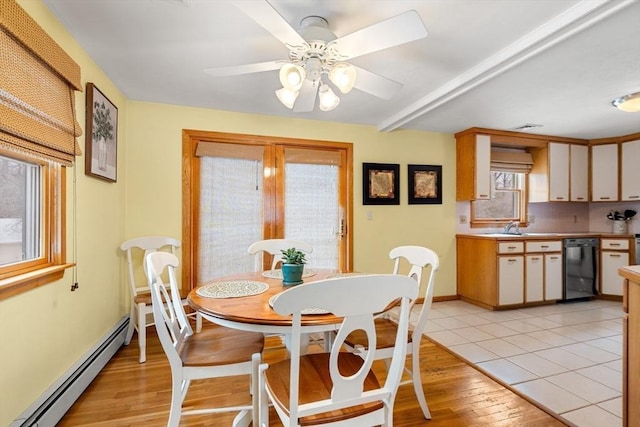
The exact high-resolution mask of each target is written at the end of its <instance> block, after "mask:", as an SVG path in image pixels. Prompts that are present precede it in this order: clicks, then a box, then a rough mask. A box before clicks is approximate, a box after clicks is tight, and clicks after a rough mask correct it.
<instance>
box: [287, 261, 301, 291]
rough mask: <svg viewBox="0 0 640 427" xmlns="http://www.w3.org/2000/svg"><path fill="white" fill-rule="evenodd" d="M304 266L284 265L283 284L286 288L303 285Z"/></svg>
mask: <svg viewBox="0 0 640 427" xmlns="http://www.w3.org/2000/svg"><path fill="white" fill-rule="evenodd" d="M303 271H304V264H282V284H283V285H284V286H292V285H299V284H300V283H302V272H303Z"/></svg>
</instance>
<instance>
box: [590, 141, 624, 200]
mask: <svg viewBox="0 0 640 427" xmlns="http://www.w3.org/2000/svg"><path fill="white" fill-rule="evenodd" d="M618 170H619V169H618V144H602V145H593V146H591V201H593V202H615V201H617V200H618Z"/></svg>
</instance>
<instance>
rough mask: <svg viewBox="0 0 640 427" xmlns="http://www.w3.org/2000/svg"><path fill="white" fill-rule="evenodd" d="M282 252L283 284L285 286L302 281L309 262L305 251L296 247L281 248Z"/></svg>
mask: <svg viewBox="0 0 640 427" xmlns="http://www.w3.org/2000/svg"><path fill="white" fill-rule="evenodd" d="M280 252H282V284H283V285H284V286H291V285H299V284H300V283H302V272H303V271H304V264H305V263H306V262H307V260H306V258H305V253H304V252H302V251H299V250H297V249H296V248H289V249H283V250H280Z"/></svg>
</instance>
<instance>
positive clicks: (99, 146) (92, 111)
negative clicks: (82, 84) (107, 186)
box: [84, 83, 118, 182]
mask: <svg viewBox="0 0 640 427" xmlns="http://www.w3.org/2000/svg"><path fill="white" fill-rule="evenodd" d="M85 114H86V122H85V133H86V135H85V160H84V173H85V174H86V175H91V176H94V177H96V178H101V179H104V180H107V181H112V182H116V178H117V173H118V169H117V153H118V108H116V106H115V105H113V103H112V102H111V101H109V98H107V97H106V96H104V94H103V93H102V92H100V90H99V89H98V88H97V87H96V86H95V85H94V84H93V83H87V104H86V112H85Z"/></svg>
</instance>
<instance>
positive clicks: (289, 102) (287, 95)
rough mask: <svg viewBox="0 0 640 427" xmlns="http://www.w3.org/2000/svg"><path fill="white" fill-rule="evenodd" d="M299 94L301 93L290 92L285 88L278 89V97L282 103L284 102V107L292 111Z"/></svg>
mask: <svg viewBox="0 0 640 427" xmlns="http://www.w3.org/2000/svg"><path fill="white" fill-rule="evenodd" d="M299 93H300V92H298V91H297V90H289V89H287V88H285V87H283V88H282V89H278V90H277V91H276V96H277V97H278V99H279V100H280V102H282V105H284V106H285V107H287V108H288V109H292V108H293V104H295V102H296V99H297V98H298V94H299Z"/></svg>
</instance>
